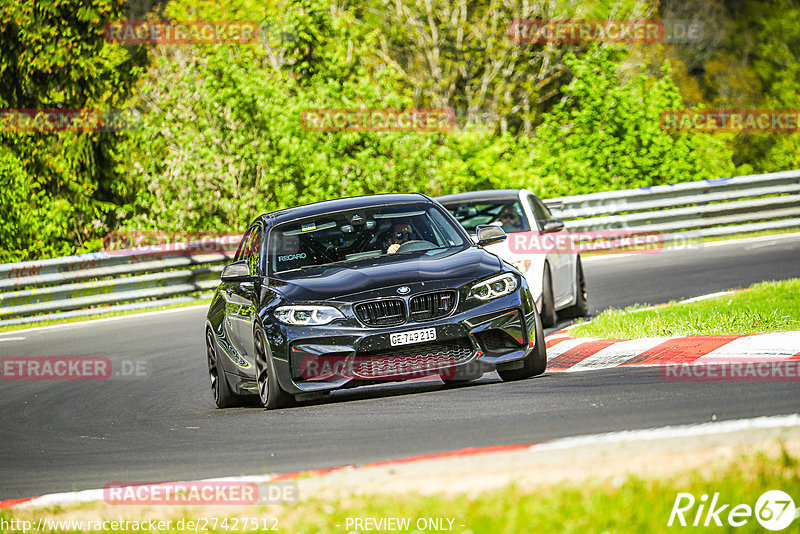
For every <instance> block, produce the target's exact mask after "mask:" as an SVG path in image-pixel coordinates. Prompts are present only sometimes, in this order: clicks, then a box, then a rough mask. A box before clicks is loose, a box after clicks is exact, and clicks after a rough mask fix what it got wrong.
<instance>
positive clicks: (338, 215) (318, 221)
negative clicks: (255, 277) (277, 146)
mask: <svg viewBox="0 0 800 534" xmlns="http://www.w3.org/2000/svg"><path fill="white" fill-rule="evenodd" d="M465 244H466V242H465V240H464V239H463V237H462V234H461V233H460V232H459V231H458V229H457V227H456V225H455V224H453V222H452V221H451V220H450V219H449V218H448V217H447V216H446V215H445V214H444V213H442V211H441V210H440V209H439V208H438V207H437V206H435V205H433V204H422V203H418V204H395V205H391V206H375V207H369V208H359V209H354V210H345V211H339V212H335V213H326V214H321V215H315V216H313V217H308V218H305V219H298V220H295V221H291V222H286V223H282V224H279V225H276V226H275V228H273V229H272V231H271V232H270V241H269V251H268V256H269V265H270V271H271V272H273V273H276V272H283V271H290V270H294V269H303V268H307V267H314V266H319V265H327V264H331V263H340V262H354V261H358V260H364V259H369V258H376V257H379V256H389V255H395V254H396V255H403V254H410V253H420V252H423V253H424V252H426V251H432V250H442V249H448V248H453V247H462V246H464V245H465Z"/></svg>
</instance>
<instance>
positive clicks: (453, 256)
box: [270, 247, 501, 302]
mask: <svg viewBox="0 0 800 534" xmlns="http://www.w3.org/2000/svg"><path fill="white" fill-rule="evenodd" d="M500 266H501V261H500V259H499V258H498V257H497V256H495V255H493V254H490V253H489V252H486V251H485V250H483V249H481V248H478V247H470V248H467V249H465V250H460V251H459V250H456V251H441V252H436V253H434V254H425V253H423V254H407V255H406V254H403V255H401V256H397V257H391V258H389V257H386V256H383V257H380V258H376V259H375V260H369V261H359V262H352V263H348V264H346V265H343V264H333V265H330V266H320V267H314V268H311V269H303V270H298V271H289V272H286V273H279V275H277V277H275V278H272V279H271V280H270V285H272V286H273V287H274V288H275V289H277V290H278V291H280V292H281V293H282V294H283V295H284V296H285V297H286V298H287V299H289V300H292V301H295V302H303V301H305V302H308V301H320V300H344V301H350V300H360V298H363V297H359V294H362V293H365V292H372V291H376V290H380V289H387V290H391V291H393V292H394V293H393V294H395V295H397V293H396V292H395V291H396V288H397V287H400V286H409V287H411V288H412V289H416V288H418V287H419V286H420V285H425V284H430V285H432V286H436V287H444V286H447V287H457V286H459V285H461V284H463V283H465V282H468V281H469V280H474V279H478V278H482V277H484V276H489V275H491V274H492V273H496V272H498V271H499V269H500ZM448 282H452V284H450V283H448ZM432 289H433V287H432Z"/></svg>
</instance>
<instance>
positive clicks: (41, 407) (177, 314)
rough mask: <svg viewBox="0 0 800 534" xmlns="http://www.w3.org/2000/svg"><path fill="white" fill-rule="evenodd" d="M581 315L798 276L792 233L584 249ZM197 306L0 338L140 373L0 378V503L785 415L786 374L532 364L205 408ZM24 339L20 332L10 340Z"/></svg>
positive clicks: (792, 388) (797, 396)
mask: <svg viewBox="0 0 800 534" xmlns="http://www.w3.org/2000/svg"><path fill="white" fill-rule="evenodd" d="M584 268H585V271H586V276H587V279H588V284H589V296H590V302H591V304H592V312H593V313H596V312H597V311H598V310H602V309H604V308H607V307H609V306H616V307H621V306H626V305H629V304H633V303H647V304H657V303H661V302H666V301H669V300H672V299H682V298H688V297H693V296H697V295H701V294H706V293H711V292H715V291H720V290H724V289H729V288H733V287H740V286H747V285H749V284H752V283H754V282H758V281H762V280H777V279H786V278H793V277H798V276H800V237H797V236H795V237H779V238H775V239H772V238H770V239H762V240H758V241H751V242H748V243H734V242H729V243H727V244H722V245H717V244H715V245H713V246H704V247H702V248H699V249H697V248H695V249H690V250H672V251H662V252H659V253H656V254H633V255H625V256H618V257H613V258H602V259H591V260H588V261H586V262H585V264H584ZM204 314H205V311H204V310H199V309H192V310H179V311H174V312H171V313H163V314H155V315H149V316H144V317H136V318H124V319H120V320H113V321H103V322H97V323H84V324H79V325H75V326H69V327H64V328H54V329H45V330H35V331H30V332H20V333H15V332H9V333H5V334H2V335H0V356H106V357H109V358H110V359H111V361H112V364H113V367H114V368H115V369H119V368H121V366H122V365H123V363H122V362H123V361H127V362H135V361H141V362H144V363H143V364H142V365H144V368H143V369H144V370H146V372H145V376H139V377H131V378H122V377H112V379H110V380H99V381H11V380H0V429H1V430H0V436H2V437H0V457H2V462H0V499H10V498H19V497H29V496H34V495H40V494H44V493H53V492H58V491H70V490H78V489H88V488H99V487H102V486H103V485H105V484H107V483H109V482H112V481H163V480H194V479H199V478H208V477H214V476H223V475H228V476H232V475H245V474H263V473H270V472H287V471H295V470H300V469H308V468H318V467H327V466H334V465H341V464H351V463H355V464H359V463H364V462H370V461H377V460H385V459H391V458H399V457H404V456H410V455H417V454H425V453H433V452H442V451H447V450H453V449H459V448H463V447H470V446H487V445H496V444H510V443H534V442H537V441H542V440H547V439H552V438H558V437H566V436H573V435H581V434H588V433H598V432H607V431H617V430H625V429H637V428H649V427H657V426H663V425H669V424H687V423H698V422H707V421H710V420H711V418H712V416H716V419H717V420H726V419H738V418H744V417H754V416H759V415H779V414H788V413H795V412H797V411H798V408H799V407H800V388H799V387H798V383H797V382H790V381H787V382H665V381H663V380H662V379H661V377H660V375H659V371H658V370H657V369H652V368H650V369H647V368H645V369H641V368H640V369H636V368H627V369H607V370H602V371H589V372H580V373H545V375H543V376H541V377H538V378H536V379H533V380H526V381H522V382H516V383H502V382H500V380H499V378H498V377H497V375H496V374H495V373H491V374H487V375H485V376H484V377H483V378H482V379H481V380H480V381H478V382H476V383H474V384H470V385H468V386H464V387H460V388H456V389H445V388H444V387H443V386H442V385H441V384H440V383H439V382H438V381H434V382H417V383H414V384H397V385H389V386H375V387H370V388H365V389H360V390H351V391H347V392H339V393H335V394H333V395H332V396H330V397H329V398H327V399H325V400H321V401H316V402H314V403H311V404H304V405H302V406H300V407H298V408H292V409H288V410H282V411H273V412H266V411H264V410H261V409H259V408H255V407H254V408H237V409H229V410H217V409H215V408H214V406H213V401H212V397H211V392H210V388H209V385H208V378H207V374H206V364H205V351H204V343H203V330H202V326H203V316H204ZM19 338H24V339H19Z"/></svg>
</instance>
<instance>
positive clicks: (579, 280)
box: [559, 257, 589, 319]
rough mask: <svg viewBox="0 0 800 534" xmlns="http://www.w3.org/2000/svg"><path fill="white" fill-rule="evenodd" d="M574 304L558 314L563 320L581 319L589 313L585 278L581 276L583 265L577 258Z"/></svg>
mask: <svg viewBox="0 0 800 534" xmlns="http://www.w3.org/2000/svg"><path fill="white" fill-rule="evenodd" d="M575 270H576V271H577V272H576V274H575V288H576V293H577V294H576V295H575V304H573V305H572V306H570V307H569V308H564V309H563V310H561V312H559V314H560V315H561V316H562V317H564V318H565V319H573V318H575V317H583V316H585V315H586V314H587V313H589V294H588V293H587V291H586V277H585V276H583V265H581V258H580V257H578V265H577V268H576V269H575Z"/></svg>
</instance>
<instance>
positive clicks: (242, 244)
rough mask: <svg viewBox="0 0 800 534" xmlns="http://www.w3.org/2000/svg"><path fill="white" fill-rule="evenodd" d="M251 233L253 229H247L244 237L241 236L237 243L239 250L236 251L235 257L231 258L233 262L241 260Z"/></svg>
mask: <svg viewBox="0 0 800 534" xmlns="http://www.w3.org/2000/svg"><path fill="white" fill-rule="evenodd" d="M252 233H253V228H249V229H248V230H247V231H246V232H245V233H244V235H243V236H242V240H241V241H239V248H238V249H237V250H236V256H234V257H233V261H239V260H241V259H243V257H244V252H245V251H246V250H247V242H248V241H249V240H250V234H252Z"/></svg>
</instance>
